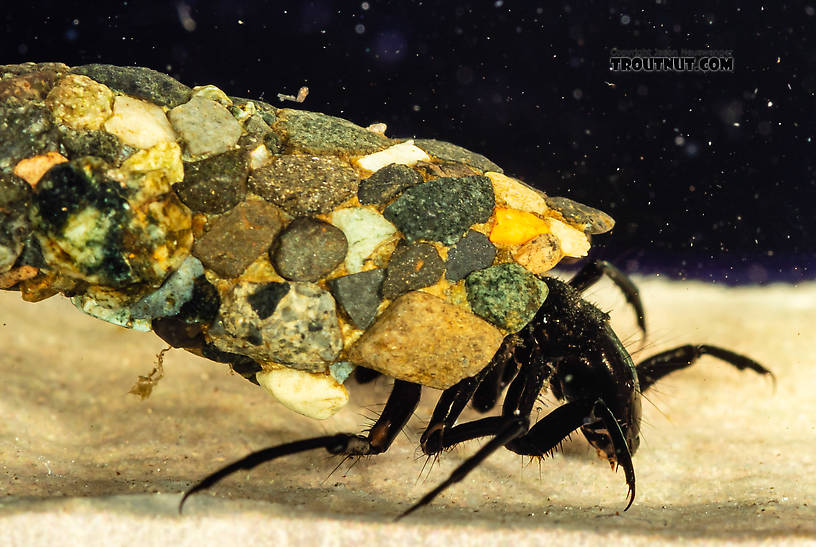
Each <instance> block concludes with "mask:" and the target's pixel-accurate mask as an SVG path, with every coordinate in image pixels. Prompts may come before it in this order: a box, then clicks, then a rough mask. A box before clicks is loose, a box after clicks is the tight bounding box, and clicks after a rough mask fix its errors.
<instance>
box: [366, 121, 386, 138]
mask: <svg viewBox="0 0 816 547" xmlns="http://www.w3.org/2000/svg"><path fill="white" fill-rule="evenodd" d="M366 129H367V130H369V131H371V132H372V133H376V134H377V135H382V136H383V137H384V136H385V132H386V130H387V129H388V126H387V125H385V124H384V123H382V122H378V123H372V124H371V125H369V126H368V127H366Z"/></svg>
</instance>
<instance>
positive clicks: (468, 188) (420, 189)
mask: <svg viewBox="0 0 816 547" xmlns="http://www.w3.org/2000/svg"><path fill="white" fill-rule="evenodd" d="M494 204H495V201H494V197H493V187H492V186H491V184H490V179H488V178H487V177H481V176H480V177H463V178H448V177H443V178H439V179H435V180H432V181H429V182H425V183H422V184H418V185H416V186H413V187H411V188H408V189H407V190H405V192H403V193H402V195H401V196H400V197H398V198H397V199H396V200H394V201H393V202H392V203H391V204H390V205H388V207H386V208H385V211H384V213H383V214H384V215H385V218H387V219H388V220H390V221H391V222H393V223H394V225H395V226H396V227H397V228H399V230H400V231H401V232H403V233H404V234H405V237H406V238H407V239H408V240H409V241H414V240H417V239H428V240H430V241H439V242H441V243H444V244H446V245H451V244H453V243H454V242H456V240H457V239H459V238H460V237H462V235H463V234H464V233H465V231H466V230H467V229H468V228H469V227H471V226H472V225H474V224H478V223H482V222H486V221H487V220H488V219H489V218H490V215H491V213H492V212H493V206H494Z"/></svg>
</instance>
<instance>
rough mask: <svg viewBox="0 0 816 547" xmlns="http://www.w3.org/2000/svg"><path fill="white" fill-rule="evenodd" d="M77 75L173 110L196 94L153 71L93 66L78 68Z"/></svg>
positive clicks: (124, 67) (134, 67) (132, 67)
mask: <svg viewBox="0 0 816 547" xmlns="http://www.w3.org/2000/svg"><path fill="white" fill-rule="evenodd" d="M71 72H72V73H73V74H83V75H85V76H87V77H88V78H90V79H92V80H96V81H97V82H99V83H100V84H105V85H106V86H108V87H109V88H111V89H113V90H114V91H121V92H122V93H125V94H127V95H131V96H133V97H137V98H139V99H144V100H147V101H149V102H152V103H156V104H158V105H160V106H166V107H168V108H173V107H175V106H178V105H180V104H182V103H185V102H187V101H188V100H189V98H190V94H191V93H192V90H191V89H190V88H189V87H187V86H186V85H184V84H182V83H181V82H178V81H176V80H174V79H173V78H171V77H170V76H168V75H167V74H162V73H161V72H157V71H155V70H153V69H150V68H145V67H141V66H114V65H103V64H91V65H83V66H78V67H75V68H73V69H72V70H71Z"/></svg>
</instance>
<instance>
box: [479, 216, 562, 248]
mask: <svg viewBox="0 0 816 547" xmlns="http://www.w3.org/2000/svg"><path fill="white" fill-rule="evenodd" d="M549 231H550V228H549V225H548V224H547V223H546V222H545V221H544V220H542V219H540V218H539V217H537V216H535V215H534V214H532V213H526V212H524V211H517V210H516V209H505V208H502V207H496V215H495V221H494V223H493V229H492V230H490V241H492V242H493V243H495V244H496V245H521V244H522V243H527V242H528V241H530V240H531V239H533V238H534V237H535V236H537V235H539V234H546V233H547V232H549Z"/></svg>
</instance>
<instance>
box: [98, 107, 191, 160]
mask: <svg viewBox="0 0 816 547" xmlns="http://www.w3.org/2000/svg"><path fill="white" fill-rule="evenodd" d="M105 130H106V131H107V132H108V133H112V134H114V135H116V136H117V137H119V140H121V141H122V142H123V143H125V144H129V145H130V146H135V147H136V148H150V147H151V146H155V145H157V144H159V143H161V142H175V140H176V133H175V131H173V127H172V126H171V125H170V122H169V121H168V120H167V116H165V114H164V110H162V109H161V108H160V107H158V106H156V105H155V104H151V103H148V102H145V101H140V100H139V99H134V98H133V97H128V96H126V95H119V96H117V97H116V99H115V100H114V102H113V116H112V117H111V118H110V119H109V120H108V121H107V122H105Z"/></svg>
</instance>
